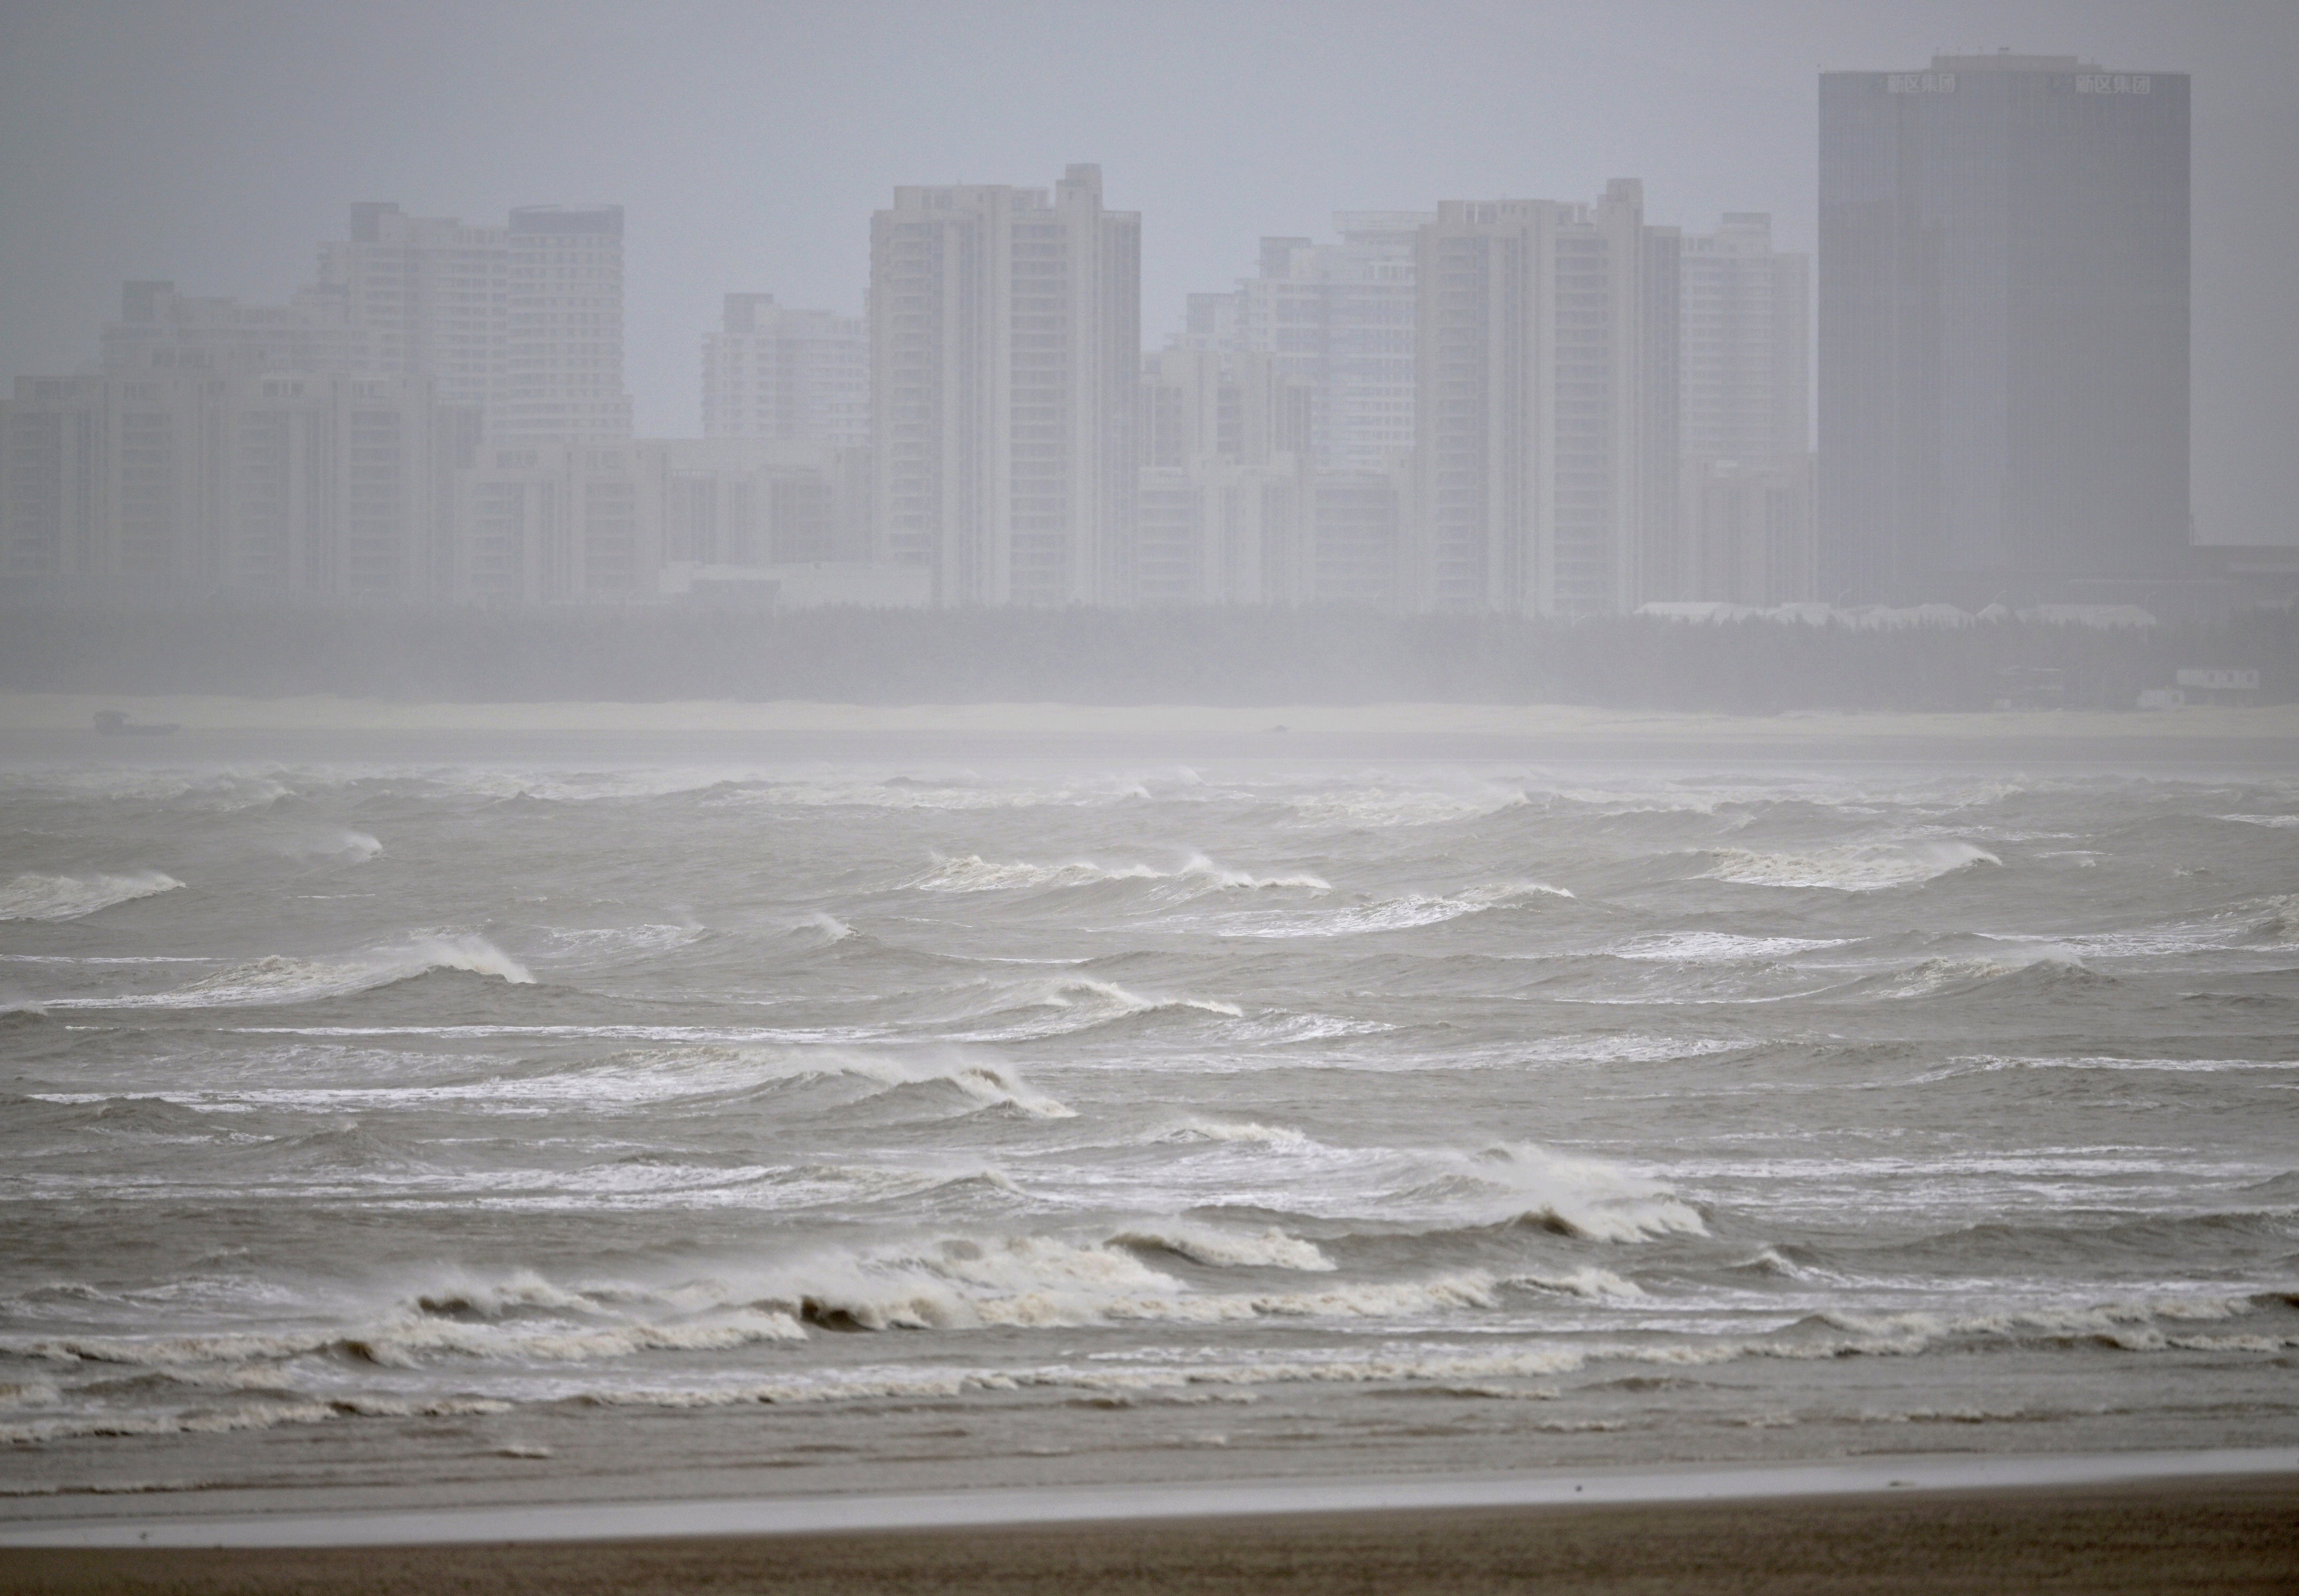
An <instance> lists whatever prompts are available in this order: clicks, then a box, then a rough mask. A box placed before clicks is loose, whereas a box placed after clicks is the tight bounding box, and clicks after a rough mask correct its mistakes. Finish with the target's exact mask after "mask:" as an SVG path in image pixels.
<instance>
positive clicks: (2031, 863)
mask: <svg viewBox="0 0 2299 1596" xmlns="http://www.w3.org/2000/svg"><path fill="white" fill-rule="evenodd" d="M337 752H339V753H340V754H341V755H342V757H337V758H331V759H307V760H290V761H276V760H262V759H252V758H240V759H228V760H215V761H201V760H196V759H189V758H186V757H184V756H182V755H180V754H177V753H175V752H173V751H171V750H170V749H167V748H155V749H154V750H152V751H149V752H142V751H139V755H138V758H137V759H128V758H120V759H115V760H113V761H111V762H101V761H95V760H93V759H82V758H49V759H41V760H35V761H18V762H15V763H13V764H11V765H9V766H7V767H6V768H5V769H0V1010H4V1013H0V1490H4V1491H5V1492H7V1493H10V1494H12V1495H15V1496H17V1497H18V1498H20V1499H21V1498H26V1497H37V1496H47V1495H52V1494H54V1493H58V1492H63V1493H71V1492H151V1491H163V1492H164V1491H178V1490H199V1489H219V1488H228V1487H237V1486H266V1485H270V1486H283V1487H284V1486H295V1485H306V1484H332V1485H337V1486H345V1487H363V1488H373V1489H377V1490H381V1489H385V1488H397V1487H400V1486H410V1487H411V1486H413V1485H415V1484H422V1485H425V1486H427V1487H429V1488H434V1489H436V1488H439V1487H440V1486H442V1485H443V1484H444V1485H445V1486H447V1487H450V1488H455V1489H466V1488H467V1489H469V1490H470V1491H473V1492H506V1491H545V1492H547V1491H550V1490H553V1489H565V1490H603V1489H605V1488H606V1486H605V1485H604V1484H602V1483H601V1482H607V1481H613V1480H624V1481H626V1482H627V1481H628V1479H630V1478H631V1477H635V1476H639V1475H644V1476H646V1477H647V1478H650V1479H654V1480H658V1481H664V1482H668V1481H671V1480H673V1479H674V1478H676V1479H679V1480H685V1481H687V1482H689V1483H690V1484H691V1483H693V1482H694V1481H697V1480H701V1481H702V1482H704V1483H705V1484H707V1485H709V1486H710V1488H712V1489H743V1490H791V1489H806V1488H812V1487H814V1486H817V1485H824V1486H832V1485H854V1484H873V1483H878V1484H885V1483H892V1482H896V1481H909V1480H920V1479H935V1480H941V1481H945V1482H952V1481H964V1480H976V1479H978V1480H983V1481H990V1480H996V1479H1015V1478H1023V1477H1030V1478H1057V1479H1058V1478H1083V1477H1089V1476H1093V1477H1122V1476H1125V1475H1129V1474H1131V1475H1145V1474H1162V1475H1172V1476H1187V1475H1191V1474H1192V1473H1201V1472H1229V1473H1254V1474H1265V1475H1266V1474H1280V1473H1287V1472H1300V1471H1311V1472H1315V1471H1319V1470H1324V1471H1332V1470H1350V1471H1357V1472H1363V1471H1368V1470H1377V1469H1384V1468H1401V1469H1412V1468H1447V1467H1523V1466H1532V1465H1537V1464H1540V1463H1543V1462H1551V1461H1557V1460H1563V1459H1571V1460H1575V1461H1598V1462H1602V1461H1608V1460H1617V1461H1626V1460H1635V1459H1655V1458H1662V1457H1667V1458H1680V1459H1692V1458H1721V1457H1756V1456H1777V1455H1797V1456H1832V1455H1844V1454H1847V1453H1860V1452H1876V1451H1911V1450H1918V1451H1921V1450H1932V1449H1942V1448H1951V1449H1977V1450H2019V1451H2048V1450H2053V1449H2059V1448H2079V1447H2080V1448H2094V1449H2111V1448H2115V1447H2127V1446H2129V1447H2140V1446H2147V1447H2163V1446H2179V1445H2196V1446H2206V1445H2245V1444H2273V1443H2282V1442H2291V1441H2293V1440H2294V1439H2295V1438H2299V780H2295V779H2293V778H2291V777H2288V776H2287V775H2285V776H2278V775H2273V774H2257V773H2254V774H2252V775H2247V776H2246V775H2242V774H2235V775H2228V774H2212V773H2209V772H2186V773H2182V772H2179V771H2164V770H2160V769H2159V770H2154V771H2153V772H2151V773H2149V774H2145V775H2130V774H2124V775H2118V774H2111V773H2104V772H2083V771H2067V770H2062V771H2059V772H2057V773H2054V774H2045V775H2032V774H2022V773H2020V772H2017V771H2011V770H2004V769H1996V770H1977V771H1971V772H1957V771H1955V770H1952V769H1940V768H1938V767H1937V766H1936V765H1930V766H1927V765H1911V764H1904V765H1898V766H1880V765H1879V766H1873V767H1863V766H1853V765H1815V766H1813V767H1811V768H1806V769H1790V768H1780V767H1764V766H1761V765H1754V766H1751V767H1749V768H1746V769H1700V768H1673V767H1670V766H1667V765H1665V764H1663V763H1655V762H1651V761H1646V762H1631V763H1625V764H1614V765H1605V764H1601V763H1592V762H1580V763H1573V764H1555V765H1546V766H1545V765H1543V764H1540V763H1539V762H1537V761H1528V762H1515V763H1512V762H1505V761H1459V762H1453V763H1445V762H1437V761H1426V760H1408V759H1382V758H1377V757H1367V758H1365V759H1361V760H1354V759H1346V758H1343V759H1300V758H1296V759H1290V760H1289V759H1284V758H1280V757H1276V756H1274V755H1272V756H1267V757H1259V758H1227V759H1222V760H1216V761H1206V762H1202V763H1199V764H1194V765H1192V764H1185V763H1179V762H1175V761H1172V760H1169V759H1156V758H1150V757H1147V756H1144V757H1141V758H1127V757H1116V756H1110V755H1107V754H1097V755H1095V756H1094V757H1091V758H1086V757H1083V756H1080V757H1075V758H1067V759H1066V758H1062V757H1051V758H1047V757H1039V758H1007V757H982V758H975V759H970V760H968V759H960V758H958V757H953V756H950V755H948V754H946V753H935V754H933V755H930V756H920V755H918V754H917V753H916V752H906V750H905V748H904V747H903V746H902V745H901V744H900V743H899V742H892V741H890V742H887V743H885V744H883V745H869V746H859V745H858V746H857V747H856V748H854V749H852V750H850V751H849V753H850V754H851V757H847V756H842V757H839V758H835V759H805V760H800V759H791V758H784V759H776V758H775V757H771V750H769V751H767V752H766V753H762V754H759V755H757V756H756V757H752V756H751V755H745V754H738V752H733V751H728V752H721V753H718V754H710V753H708V752H705V753H696V752H693V751H692V750H687V751H685V752H680V753H678V754H677V755H676V757H670V756H665V755H659V754H658V755H650V754H649V753H648V752H647V751H646V749H645V748H644V747H643V746H634V747H628V748H618V746H616V745H614V744H611V742H608V743H602V742H598V741H595V740H594V741H593V742H589V743H585V744H583V745H582V746H580V747H579V748H573V749H563V750H560V751H558V752H552V751H551V750H549V749H542V750H538V751H530V752H528V753H526V754H522V755H519V756H518V757H507V756H486V757H481V756H478V755H476V754H475V753H474V752H472V749H471V746H470V745H469V743H468V742H466V743H458V744H453V745H452V746H448V745H444V744H443V745H442V747H441V749H440V750H438V751H437V752H436V754H431V755H427V754H425V753H423V752H421V751H416V752H413V753H411V754H408V756H407V757H396V756H395V757H394V759H393V760H391V761H377V760H374V759H369V758H362V757H360V756H359V754H358V751H357V749H356V747H355V746H353V747H350V748H348V749H345V750H338V751H337ZM401 752H403V753H404V752H406V751H401ZM171 759H174V760H175V761H177V762H172V763H171V762H170V760H171ZM663 1488H666V1489H667V1488H668V1484H665V1485H664V1486H663Z"/></svg>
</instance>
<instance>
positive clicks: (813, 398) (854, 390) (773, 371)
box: [702, 294, 870, 449]
mask: <svg viewBox="0 0 2299 1596" xmlns="http://www.w3.org/2000/svg"><path fill="white" fill-rule="evenodd" d="M702 436H705V437H712V438H718V437H749V438H776V439H780V440H783V441H785V442H792V443H814V444H830V445H836V446H838V447H842V448H858V449H859V448H864V447H867V445H868V444H869V442H870V328H869V324H868V323H867V322H866V321H865V320H862V319H861V318H860V317H859V316H834V315H832V314H831V313H830V312H828V311H798V310H791V309H787V308H785V307H784V306H781V305H777V304H776V303H775V296H774V295H771V294H729V295H726V312H725V319H724V322H723V325H722V326H721V327H720V328H719V330H718V331H717V332H715V333H710V334H708V335H706V336H705V337H704V338H703V340H702Z"/></svg>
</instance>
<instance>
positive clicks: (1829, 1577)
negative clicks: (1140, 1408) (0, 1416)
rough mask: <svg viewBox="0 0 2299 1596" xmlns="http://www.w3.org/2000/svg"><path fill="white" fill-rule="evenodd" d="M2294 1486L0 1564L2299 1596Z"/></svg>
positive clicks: (2211, 1480) (1604, 1591) (650, 1584)
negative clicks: (2273, 1595)
mask: <svg viewBox="0 0 2299 1596" xmlns="http://www.w3.org/2000/svg"><path fill="white" fill-rule="evenodd" d="M2294 1523H2299V1478H2295V1476H2294V1475H2291V1474H2289V1473H2284V1474H2279V1475H2193V1476H2187V1477H2184V1478H2173V1479H2170V1480H2148V1481H2138V1482H2129V1483H2124V1484H2094V1485H2082V1484H2071V1485H2058V1486H2005V1487H2002V1488H1998V1489H1994V1490H1961V1491H1956V1490H1941V1491H1932V1492H1906V1491H1904V1492H1895V1493H1890V1494H1884V1493H1878V1492H1868V1493H1863V1494H1854V1495H1837V1496H1819V1497H1812V1496H1805V1497H1778V1498H1772V1499H1767V1500H1745V1499H1741V1500H1719V1499H1703V1500H1690V1501H1677V1502H1660V1503H1654V1502H1643V1503H1597V1504H1588V1503H1582V1502H1577V1501H1576V1502H1567V1503H1554V1504H1543V1505H1535V1506H1528V1507H1512V1506H1498V1507H1481V1508H1480V1507H1466V1508H1450V1509H1448V1508H1411V1507H1407V1508H1382V1507H1375V1508H1369V1509H1360V1510H1355V1511H1331V1512H1324V1513H1294V1514H1282V1513H1281V1514H1236V1515H1232V1516H1228V1517H1220V1518H1203V1517H1199V1518H1165V1519H1132V1520H1108V1519H1103V1520H1093V1521H1085V1520H1075V1521H1067V1522H1056V1523H1048V1522H1033V1523H1025V1524H1008V1525H969V1526H959V1527H948V1526H936V1525H905V1526H902V1527H900V1528H889V1529H880V1530H875V1531H857V1530H843V1531H840V1530H832V1531H818V1532H813V1533H802V1534H782V1535H757V1534H749V1535H745V1534H719V1535H692V1536H685V1537H660V1536H654V1537H635V1538H627V1539H602V1540H586V1541H581V1542H569V1541H558V1542H517V1541H510V1542H504V1541H497V1542H465V1543H460V1544H438V1543H431V1544H401V1545H388V1546H347V1545H327V1546H315V1547H304V1546H269V1547H254V1548H246V1547H237V1548H236V1547H222V1546H215V1545H212V1544H211V1545H207V1546H202V1547H189V1546H186V1547H168V1548H161V1547H157V1546H134V1547H95V1548H90V1547H77V1548H75V1547H66V1548H45V1547H33V1548H21V1547H8V1546H0V1587H4V1588H6V1589H8V1590H9V1591H11V1592H20V1593H21V1596H99V1593H101V1596H115V1593H117V1592H149V1593H150V1596H162V1593H163V1592H164V1593H165V1596H345V1593H346V1592H376V1593H378V1596H383V1593H386V1592H388V1593H390V1596H400V1593H402V1592H434V1591H478V1590H491V1591H500V1592H546V1591H547V1592H551V1593H552V1596H593V1592H595V1593H597V1596H610V1593H612V1596H686V1593H688V1592H693V1593H695V1596H702V1593H704V1592H709V1593H711V1596H723V1593H724V1592H732V1591H768V1590H771V1591H773V1592H776V1596H871V1593H876V1592H884V1593H885V1596H895V1593H900V1596H956V1593H959V1592H984V1593H985V1596H986V1593H989V1592H996V1593H998V1596H1020V1593H1025V1592H1026V1593H1029V1596H1103V1593H1105V1592H1107V1593H1109V1596H1118V1593H1127V1596H1133V1593H1144V1596H1146V1593H1147V1592H1167V1591H1186V1592H1195V1593H1197V1596H1230V1593H1232V1592H1234V1593H1235V1596H1271V1593H1279V1596H1290V1593H1294V1592H1299V1596H1313V1593H1314V1596H1324V1593H1326V1592H1364V1593H1365V1596H1373V1593H1374V1592H1379V1593H1380V1596H1423V1593H1424V1592H1425V1593H1427V1596H1438V1593H1440V1592H1443V1593H1446V1596H1463V1593H1465V1592H1488V1591H1533V1590H1537V1591H1540V1592H1543V1593H1544V1596H1631V1593H1633V1596H1662V1593H1664V1592H1667V1593H1669V1596H1674V1593H1675V1592H1689V1591H1700V1592H1708V1591H1717V1592H1727V1591H1746V1592H1755V1591H1766V1592H1771V1591H1794V1592H1800V1593H1802V1596H1930V1593H1932V1592H1942V1591H1955V1592H1974V1593H1978V1592H2011V1591H2016V1592H2021V1596H2156V1593H2157V1592H2162V1591H2180V1592H2229V1593H2233V1592H2261V1593H2262V1596H2263V1593H2264V1592H2287V1591H2290V1590H2293V1589H2295V1588H2299V1536H2295V1535H2294V1534H2292V1533H2291V1532H2292V1525H2294Z"/></svg>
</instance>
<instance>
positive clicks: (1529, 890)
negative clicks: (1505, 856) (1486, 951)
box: [1217, 881, 1573, 937]
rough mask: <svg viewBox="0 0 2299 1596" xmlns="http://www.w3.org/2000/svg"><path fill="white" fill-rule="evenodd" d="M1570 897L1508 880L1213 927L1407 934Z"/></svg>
mask: <svg viewBox="0 0 2299 1596" xmlns="http://www.w3.org/2000/svg"><path fill="white" fill-rule="evenodd" d="M1572 896H1573V894H1572V892H1571V891H1570V890H1568V889H1567V888H1564V887H1561V886H1551V885H1548V883H1547V882H1545V881H1509V882H1498V883H1495V884H1493V885H1485V886H1473V887H1468V888H1466V889H1465V890H1463V891H1461V892H1457V893H1447V894H1441V895H1440V894H1424V893H1412V894H1406V895H1404V896H1401V897H1396V898H1388V899H1384V900H1382V901H1381V902H1374V903H1362V904H1354V905H1352V906H1350V907H1349V908H1346V909H1336V910H1328V911H1325V912H1323V913H1318V914H1310V915H1300V914H1291V915H1282V916H1271V917H1264V918H1256V919H1244V918H1240V919H1232V920H1225V921H1221V922H1217V924H1219V925H1220V928H1221V932H1222V935H1225V936H1256V937H1300V936H1360V935H1365V934H1367V933H1370V932H1376V931H1410V930H1413V929H1415V928H1416V927H1423V926H1435V925H1441V924H1442V923H1444V922H1445V921H1447V920H1456V919H1462V918H1463V917H1465V916H1467V915H1474V914H1485V913H1489V912H1490V911H1492V910H1501V909H1515V908H1523V907H1526V906H1529V905H1531V904H1534V903H1538V902H1543V901H1545V900H1548V899H1557V898H1570V897H1572Z"/></svg>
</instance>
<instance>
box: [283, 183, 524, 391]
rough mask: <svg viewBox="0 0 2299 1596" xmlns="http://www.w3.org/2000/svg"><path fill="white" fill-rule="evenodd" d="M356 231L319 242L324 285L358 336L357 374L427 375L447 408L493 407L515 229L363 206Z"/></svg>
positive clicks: (355, 210)
mask: <svg viewBox="0 0 2299 1596" xmlns="http://www.w3.org/2000/svg"><path fill="white" fill-rule="evenodd" d="M350 231H351V236H350V237H348V238H338V239H332V240H329V241H328V242H327V243H324V244H322V245H320V283H319V288H320V292H321V293H324V294H328V295H334V296H336V298H337V299H338V300H339V301H340V303H342V305H343V310H344V319H345V320H346V321H347V322H348V323H349V325H350V327H351V328H353V333H354V336H355V338H356V341H357V350H358V354H357V361H358V364H357V368H356V370H355V375H357V376H360V377H380V378H393V377H427V378H430V379H431V380H432V382H433V383H434V384H435V385H436V387H437V390H438V394H439V396H440V398H441V399H442V400H443V401H444V402H446V403H453V404H478V405H485V404H486V403H489V402H490V400H491V399H492V397H493V396H494V392H495V390H496V388H497V387H499V386H500V384H501V382H502V371H503V357H504V354H505V353H506V332H507V327H508V318H509V310H510V242H509V240H510V234H509V231H508V229H503V228H500V227H467V226H465V225H464V224H463V223H462V222H461V221H459V220H455V219H454V218H452V217H436V216H409V215H406V214H404V213H403V212H401V210H400V208H399V207H398V206H397V205H395V204H391V203H389V202H387V201H363V202H361V203H360V204H354V205H353V207H352V220H351V229H350Z"/></svg>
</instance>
